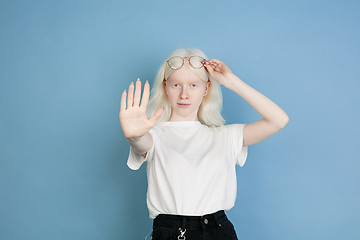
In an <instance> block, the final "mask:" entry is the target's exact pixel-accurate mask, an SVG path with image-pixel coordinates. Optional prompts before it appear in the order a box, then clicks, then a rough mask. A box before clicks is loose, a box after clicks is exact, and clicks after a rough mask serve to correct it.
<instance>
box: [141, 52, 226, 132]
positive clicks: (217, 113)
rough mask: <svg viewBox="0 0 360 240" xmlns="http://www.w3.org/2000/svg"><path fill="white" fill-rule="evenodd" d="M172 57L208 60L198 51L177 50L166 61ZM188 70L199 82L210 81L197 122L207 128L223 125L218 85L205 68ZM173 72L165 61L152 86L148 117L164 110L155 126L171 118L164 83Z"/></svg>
mask: <svg viewBox="0 0 360 240" xmlns="http://www.w3.org/2000/svg"><path fill="white" fill-rule="evenodd" d="M173 56H180V57H191V56H200V57H202V58H204V59H208V58H207V56H206V55H205V54H204V53H203V52H202V51H200V50H198V49H177V50H175V51H174V52H173V53H172V54H170V56H169V57H168V59H169V58H171V57H173ZM190 70H191V71H192V72H193V73H194V74H195V75H196V76H198V77H199V78H200V79H201V80H203V81H204V82H208V81H210V84H211V85H210V89H209V92H208V94H207V95H206V96H205V97H204V99H203V101H202V103H201V105H200V107H199V111H198V119H199V121H200V122H201V123H202V124H205V125H207V126H209V127H215V126H217V127H218V126H222V125H224V123H225V120H224V119H223V117H222V116H221V108H222V94H221V88H220V84H219V83H218V82H216V81H215V80H214V79H212V78H211V77H210V74H209V73H208V71H207V70H206V69H205V67H203V68H200V69H195V68H193V67H190ZM173 71H176V70H173V69H171V68H170V67H169V66H168V65H167V62H166V61H165V62H164V63H163V64H162V65H161V67H160V69H159V71H158V74H157V76H156V78H155V81H154V84H153V86H152V90H151V96H150V100H149V104H148V108H147V115H148V117H149V118H150V117H151V116H153V114H154V113H155V111H156V110H157V109H159V108H164V112H163V113H162V115H161V117H160V118H159V119H158V121H157V122H156V123H157V124H159V123H163V122H166V121H168V120H169V118H170V116H171V106H170V103H169V101H168V99H167V96H166V93H165V85H164V81H166V80H167V79H168V78H169V76H170V75H171V74H172V73H173Z"/></svg>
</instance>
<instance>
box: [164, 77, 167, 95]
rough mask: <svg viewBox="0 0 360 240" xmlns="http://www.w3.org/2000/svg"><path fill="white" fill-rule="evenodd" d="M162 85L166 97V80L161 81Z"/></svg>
mask: <svg viewBox="0 0 360 240" xmlns="http://www.w3.org/2000/svg"><path fill="white" fill-rule="evenodd" d="M163 84H164V91H165V94H166V96H167V95H168V93H167V90H166V80H163Z"/></svg>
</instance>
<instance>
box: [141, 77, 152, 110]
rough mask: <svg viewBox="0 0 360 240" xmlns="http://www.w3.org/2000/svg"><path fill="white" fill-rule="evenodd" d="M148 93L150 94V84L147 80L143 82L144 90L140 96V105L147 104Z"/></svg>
mask: <svg viewBox="0 0 360 240" xmlns="http://www.w3.org/2000/svg"><path fill="white" fill-rule="evenodd" d="M149 95H150V85H149V81H146V82H145V84H144V91H143V95H142V98H141V105H140V107H145V108H146V106H147V104H148V102H149Z"/></svg>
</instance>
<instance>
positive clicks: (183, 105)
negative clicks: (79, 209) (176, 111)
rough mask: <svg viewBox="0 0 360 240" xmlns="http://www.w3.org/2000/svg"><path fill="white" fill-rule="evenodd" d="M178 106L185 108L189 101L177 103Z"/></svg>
mask: <svg viewBox="0 0 360 240" xmlns="http://www.w3.org/2000/svg"><path fill="white" fill-rule="evenodd" d="M178 105H179V107H182V108H186V107H189V106H190V104H189V103H178Z"/></svg>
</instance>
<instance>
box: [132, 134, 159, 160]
mask: <svg viewBox="0 0 360 240" xmlns="http://www.w3.org/2000/svg"><path fill="white" fill-rule="evenodd" d="M127 141H128V142H129V144H130V146H132V147H133V149H134V150H135V151H136V152H137V153H139V154H142V155H144V154H146V153H147V152H148V151H149V150H150V149H151V148H152V145H153V139H152V136H151V134H150V133H146V134H145V135H144V136H141V137H138V138H127Z"/></svg>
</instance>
